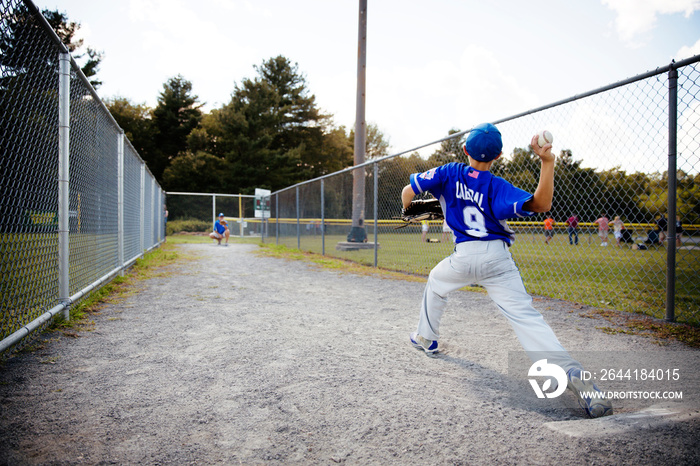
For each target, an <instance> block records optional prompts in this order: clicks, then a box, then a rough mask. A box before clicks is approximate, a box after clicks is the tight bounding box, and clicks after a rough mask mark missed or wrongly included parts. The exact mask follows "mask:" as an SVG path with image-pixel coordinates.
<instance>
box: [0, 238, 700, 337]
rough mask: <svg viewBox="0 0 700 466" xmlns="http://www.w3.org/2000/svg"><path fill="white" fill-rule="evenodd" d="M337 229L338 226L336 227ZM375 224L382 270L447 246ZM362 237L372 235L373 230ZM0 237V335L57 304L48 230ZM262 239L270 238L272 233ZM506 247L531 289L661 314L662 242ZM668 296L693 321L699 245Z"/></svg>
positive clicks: (87, 262)
mask: <svg viewBox="0 0 700 466" xmlns="http://www.w3.org/2000/svg"><path fill="white" fill-rule="evenodd" d="M340 230H342V229H341V228H337V230H336V231H340ZM380 230H381V233H380V234H379V235H378V242H379V244H380V249H379V252H378V257H377V265H378V267H379V268H381V269H384V270H391V271H397V272H404V273H409V274H415V275H420V276H427V275H428V273H429V272H430V270H431V269H432V267H433V266H434V265H435V264H436V263H437V262H439V261H440V260H442V259H443V258H444V257H446V256H447V255H449V254H450V252H451V251H452V248H453V244H452V243H451V240H449V239H448V240H446V241H444V242H436V243H426V242H422V241H421V237H420V233H419V232H418V231H417V230H413V231H411V230H409V229H406V230H398V231H395V230H392V229H390V228H380ZM346 234H347V233H343V234H342V235H341V234H333V235H331V234H327V235H325V254H326V256H330V257H336V258H340V259H345V260H350V261H353V262H357V263H359V264H363V265H366V266H373V265H374V250H373V249H364V250H357V251H339V250H336V244H337V243H338V242H344V241H346ZM440 236H441V234H440V233H439V232H433V233H431V234H430V235H429V238H433V239H435V240H439V239H441V238H440ZM84 239H85V241H87V242H88V243H90V245H86V244H84V241H79V240H74V241H73V242H72V243H71V256H72V257H74V258H76V257H77V259H79V260H75V261H74V262H73V263H71V266H70V268H71V276H72V281H73V284H72V285H76V283H75V282H76V279H78V281H79V282H80V281H86V280H89V279H91V278H92V275H94V274H95V270H94V269H95V268H96V266H97V265H101V266H104V263H103V262H102V261H101V259H100V257H99V255H100V254H99V253H100V252H101V253H104V252H105V250H106V249H108V248H104V247H97V248H95V245H94V244H92V243H95V241H96V240H95V239H94V238H92V239H91V238H84ZM368 239H369V241H373V240H374V236H373V234H370V235H369V238H368ZM88 240H89V241H88ZM167 241H168V242H169V243H172V244H179V243H205V244H206V243H211V244H213V243H214V241H213V240H211V239H209V238H208V237H207V236H205V235H178V234H175V235H172V236H168V237H167ZM230 241H231V242H236V243H239V242H244V243H250V244H258V243H260V241H261V240H260V238H259V237H245V238H239V237H234V236H232V237H231V239H230ZM2 242H3V244H2V246H3V248H2V264H3V273H2V277H1V278H0V288H1V289H2V295H3V298H2V299H3V301H2V312H1V313H0V335H1V336H3V337H4V336H7V335H9V334H10V333H12V332H13V331H15V330H17V329H18V328H19V327H21V326H22V325H25V324H26V323H28V322H29V321H31V320H32V319H34V318H36V317H38V316H39V315H40V314H41V313H43V312H45V311H46V310H47V309H49V308H51V307H52V306H54V305H56V304H57V302H56V296H57V290H58V279H57V265H56V263H57V253H56V248H57V239H56V235H55V234H54V235H51V234H40V235H14V236H13V237H12V238H9V237H8V235H5V236H3V238H2ZM265 242H266V243H269V244H275V243H276V238H275V236H274V234H273V236H271V237H268V238H266V239H265ZM280 244H281V245H284V246H287V247H289V248H296V247H297V238H296V236H283V237H280ZM609 244H612V243H609ZM98 246H99V244H98ZM102 246H105V245H102ZM107 246H112V245H111V243H110V244H109V245H107ZM300 247H301V250H303V251H309V252H313V253H316V254H321V253H322V251H323V250H322V243H321V236H320V235H316V236H314V235H303V236H301V239H300ZM91 250H97V251H98V254H92V253H90V252H89V251H91ZM511 252H512V253H513V257H514V258H515V261H516V263H517V264H518V266H519V268H520V270H521V273H522V276H523V280H524V282H525V286H526V288H527V290H528V291H529V292H530V293H531V294H533V295H541V296H548V297H553V298H558V299H564V300H567V301H573V302H579V303H582V304H587V305H591V306H596V307H601V308H607V309H616V310H621V311H628V312H637V313H643V314H646V315H650V316H653V317H656V318H664V316H665V307H666V306H665V300H666V250H665V248H664V247H663V246H662V247H657V248H652V249H649V250H645V251H638V250H632V249H630V248H629V247H628V246H625V247H623V248H617V247H616V246H613V245H610V246H608V247H600V246H599V242H598V239H597V237H595V236H594V235H593V236H591V235H581V236H580V244H579V245H578V246H571V245H569V244H568V240H567V237H566V235H563V234H558V235H556V236H555V237H554V239H553V241H552V242H551V243H550V244H549V245H545V244H544V241H543V238H542V236H541V235H539V234H535V235H533V234H520V235H517V240H516V242H515V245H514V246H513V247H512V249H511ZM86 271H88V272H91V273H89V274H88V275H90V276H87V277H85V276H83V275H85V273H86ZM71 288H73V286H71ZM675 301H676V302H675V304H676V315H675V316H676V321H678V322H683V323H690V324H693V325H696V326H698V325H700V250H698V249H695V250H679V251H677V267H676V300H675Z"/></svg>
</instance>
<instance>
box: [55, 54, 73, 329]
mask: <svg viewBox="0 0 700 466" xmlns="http://www.w3.org/2000/svg"><path fill="white" fill-rule="evenodd" d="M58 64H59V75H58V105H59V108H58V300H59V301H60V302H62V303H65V304H66V307H65V309H64V311H63V317H64V318H65V319H66V320H70V307H69V304H70V302H69V301H70V249H69V234H70V230H69V222H68V216H69V206H70V197H69V189H70V183H69V177H70V167H69V163H70V55H69V54H67V53H59V57H58Z"/></svg>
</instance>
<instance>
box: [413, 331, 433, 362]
mask: <svg viewBox="0 0 700 466" xmlns="http://www.w3.org/2000/svg"><path fill="white" fill-rule="evenodd" d="M410 338H411V344H412V345H413V347H414V348H416V349H419V350H421V351H425V354H427V355H428V356H433V355H435V354H437V352H438V342H437V340H427V339H425V338H423V337H422V336H420V335H418V332H413V333H411V335H410Z"/></svg>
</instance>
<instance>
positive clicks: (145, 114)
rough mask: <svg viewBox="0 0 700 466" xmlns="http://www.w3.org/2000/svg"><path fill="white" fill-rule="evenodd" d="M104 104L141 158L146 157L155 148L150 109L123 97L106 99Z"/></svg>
mask: <svg viewBox="0 0 700 466" xmlns="http://www.w3.org/2000/svg"><path fill="white" fill-rule="evenodd" d="M105 106H106V107H107V109H108V110H109V112H110V113H111V114H112V116H113V117H114V119H115V120H116V121H117V124H119V126H120V127H121V128H122V129H123V130H124V134H125V135H126V137H127V138H128V139H129V141H130V142H131V145H133V146H134V149H136V151H137V152H138V153H139V155H140V156H141V158H144V160H145V159H146V158H148V155H147V154H151V153H152V152H153V151H154V149H155V142H154V139H153V132H154V127H153V119H152V110H151V109H150V108H149V107H148V106H146V105H145V104H133V103H131V101H130V100H129V99H126V98H124V97H114V98H112V99H107V100H106V101H105Z"/></svg>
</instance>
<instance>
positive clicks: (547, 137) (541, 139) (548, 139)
mask: <svg viewBox="0 0 700 466" xmlns="http://www.w3.org/2000/svg"><path fill="white" fill-rule="evenodd" d="M552 142H554V136H552V133H550V132H549V131H547V130H546V129H545V130H542V131H540V132H539V134H538V138H537V144H539V145H540V147H544V146H545V145H546V144H551V143H552Z"/></svg>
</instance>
